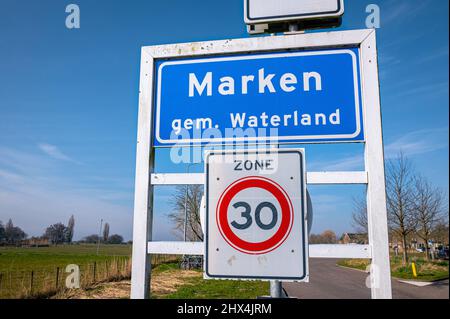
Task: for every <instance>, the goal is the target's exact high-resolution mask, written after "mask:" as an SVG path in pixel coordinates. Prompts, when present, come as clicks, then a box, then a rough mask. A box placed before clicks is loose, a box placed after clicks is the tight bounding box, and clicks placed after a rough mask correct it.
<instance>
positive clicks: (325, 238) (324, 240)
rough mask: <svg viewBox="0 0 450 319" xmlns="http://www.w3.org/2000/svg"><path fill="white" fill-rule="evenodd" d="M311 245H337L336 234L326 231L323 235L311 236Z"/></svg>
mask: <svg viewBox="0 0 450 319" xmlns="http://www.w3.org/2000/svg"><path fill="white" fill-rule="evenodd" d="M309 243H310V244H313V245H317V244H336V243H337V237H336V233H335V232H334V231H332V230H326V231H324V232H323V233H322V234H320V235H318V234H311V235H310V236H309Z"/></svg>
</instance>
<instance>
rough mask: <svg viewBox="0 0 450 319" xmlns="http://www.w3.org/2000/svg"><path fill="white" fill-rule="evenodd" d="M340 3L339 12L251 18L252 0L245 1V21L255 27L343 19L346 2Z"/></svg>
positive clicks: (342, 0) (340, 0) (338, 0)
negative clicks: (287, 22)
mask: <svg viewBox="0 0 450 319" xmlns="http://www.w3.org/2000/svg"><path fill="white" fill-rule="evenodd" d="M336 1H337V2H338V10H337V11H334V12H316V13H310V14H291V15H282V16H273V17H261V18H251V17H250V10H249V7H250V0H244V21H245V24H247V25H255V24H262V23H270V22H285V21H302V20H311V19H324V18H334V17H335V18H339V17H342V15H343V14H344V11H345V5H344V0H336Z"/></svg>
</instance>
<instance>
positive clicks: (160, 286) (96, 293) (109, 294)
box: [52, 270, 201, 299]
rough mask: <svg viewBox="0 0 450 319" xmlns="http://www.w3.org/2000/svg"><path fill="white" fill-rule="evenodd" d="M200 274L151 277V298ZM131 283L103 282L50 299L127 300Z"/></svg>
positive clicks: (172, 272)
mask: <svg viewBox="0 0 450 319" xmlns="http://www.w3.org/2000/svg"><path fill="white" fill-rule="evenodd" d="M200 276H201V274H200V273H199V272H196V271H190V270H181V271H180V270H168V271H164V272H160V273H156V274H154V275H153V276H152V297H153V298H161V297H164V296H166V295H169V294H171V293H174V292H176V291H177V289H178V288H179V287H180V286H183V285H186V284H189V283H188V281H189V279H190V278H194V277H200ZM130 289H131V283H130V281H129V280H123V281H117V282H105V283H98V284H95V285H92V286H91V287H89V288H86V289H76V290H70V291H66V292H63V293H59V294H58V295H56V296H54V297H52V299H129V298H130Z"/></svg>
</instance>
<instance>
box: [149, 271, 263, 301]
mask: <svg viewBox="0 0 450 319" xmlns="http://www.w3.org/2000/svg"><path fill="white" fill-rule="evenodd" d="M194 272H195V273H194V274H191V276H189V277H186V278H184V279H182V280H181V284H180V286H178V287H177V288H176V291H175V292H172V293H169V294H164V295H160V296H154V298H162V299H236V298H239V299H256V298H257V297H258V296H267V295H268V294H269V283H268V282H262V281H237V280H236V281H234V280H204V279H203V273H202V271H201V270H195V271H194ZM180 274H181V272H180V270H179V268H178V264H165V265H161V266H158V267H156V268H155V269H154V271H153V275H155V276H164V277H165V278H174V277H180Z"/></svg>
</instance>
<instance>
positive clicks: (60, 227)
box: [43, 223, 67, 245]
mask: <svg viewBox="0 0 450 319" xmlns="http://www.w3.org/2000/svg"><path fill="white" fill-rule="evenodd" d="M66 233H67V227H66V226H65V225H64V224H63V223H57V224H53V225H50V226H49V227H47V229H46V230H45V233H44V236H43V237H44V238H48V239H49V240H50V241H51V242H52V244H54V245H58V244H62V243H64V242H65V240H66Z"/></svg>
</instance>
